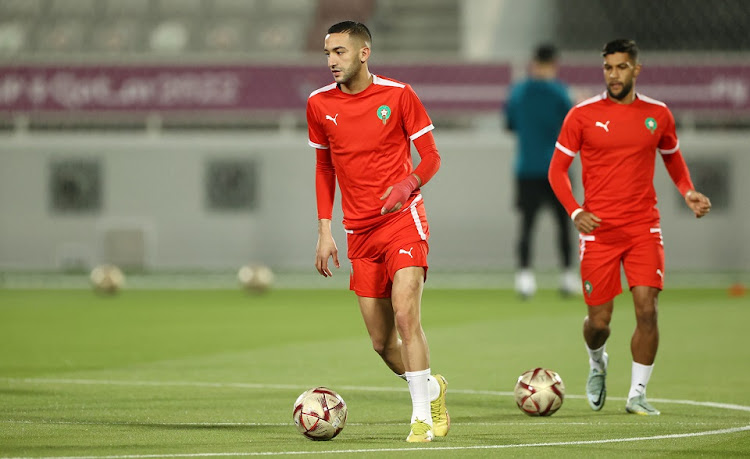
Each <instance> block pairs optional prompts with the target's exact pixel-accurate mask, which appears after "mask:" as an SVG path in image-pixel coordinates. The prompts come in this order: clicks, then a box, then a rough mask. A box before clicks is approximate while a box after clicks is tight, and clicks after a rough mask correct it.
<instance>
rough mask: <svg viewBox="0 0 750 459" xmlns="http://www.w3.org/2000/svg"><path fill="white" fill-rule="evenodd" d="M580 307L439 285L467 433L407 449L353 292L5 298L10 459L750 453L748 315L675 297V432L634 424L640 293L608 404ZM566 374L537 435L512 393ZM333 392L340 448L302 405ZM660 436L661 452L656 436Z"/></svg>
mask: <svg viewBox="0 0 750 459" xmlns="http://www.w3.org/2000/svg"><path fill="white" fill-rule="evenodd" d="M584 315H585V306H584V305H583V302H582V300H581V299H580V298H575V299H568V300H563V299H560V298H559V297H558V296H557V295H556V293H555V292H552V291H542V292H540V294H539V295H538V296H537V297H535V298H534V299H533V300H531V301H528V302H522V301H520V300H518V299H517V298H516V297H515V296H514V295H513V293H512V292H509V291H506V290H437V289H430V288H428V289H427V290H426V292H425V297H424V303H423V323H424V327H425V330H426V333H427V337H428V340H429V342H430V349H431V355H432V369H433V372H439V373H442V374H444V375H445V376H446V377H447V379H448V381H449V395H448V406H449V411H450V413H451V417H452V421H453V425H452V428H451V432H450V434H449V435H448V437H445V438H439V439H436V440H435V441H433V442H432V443H431V444H427V445H417V446H415V445H412V444H408V443H406V442H405V441H404V439H405V437H406V435H407V433H408V425H407V423H408V419H409V416H410V414H411V404H410V402H409V394H408V391H407V389H406V384H405V383H404V382H403V381H402V380H400V379H397V378H396V377H395V376H393V375H392V374H391V373H390V372H389V370H388V369H387V367H386V366H385V365H384V364H383V363H382V362H381V361H380V359H379V357H378V356H377V355H376V354H375V353H374V352H373V351H372V350H371V346H370V343H369V339H368V338H367V336H366V331H365V328H364V324H363V323H362V320H361V318H360V316H359V311H358V308H357V305H356V300H355V297H354V296H353V294H352V293H351V292H348V291H339V290H335V291H334V290H276V291H271V292H269V293H268V294H265V295H259V296H252V295H247V294H245V293H243V292H240V291H233V290H196V291H156V290H133V291H124V292H121V293H120V294H119V295H116V296H113V297H103V296H98V295H95V294H94V293H92V292H90V291H86V290H0V456H1V457H60V456H68V457H80V456H86V457H100V456H124V455H127V456H128V457H134V458H137V457H155V456H160V455H170V456H179V457H185V456H190V455H195V456H198V455H209V456H222V455H227V456H230V455H231V456H240V455H265V454H271V453H273V454H289V455H292V454H293V453H295V452H296V453H297V454H308V455H309V454H310V453H319V455H322V456H327V455H330V454H332V453H333V452H340V453H342V454H339V455H338V456H337V457H343V456H357V457H361V456H366V457H371V456H372V457H392V456H396V457H405V456H406V455H407V454H414V449H418V450H433V452H432V454H431V456H437V455H441V456H444V457H456V456H460V457H495V456H498V455H510V456H534V457H580V456H601V457H611V456H619V457H637V456H664V455H680V456H682V455H685V456H707V457H726V456H747V455H750V392H748V387H750V365H749V364H748V362H750V346H748V345H747V343H746V337H747V324H748V323H750V301H749V300H748V299H747V298H745V297H742V298H732V297H729V296H728V295H727V294H726V292H725V291H723V290H699V289H692V290H687V289H686V290H667V291H666V292H664V293H663V294H662V295H661V297H660V316H659V318H660V323H661V348H660V351H659V355H658V357H657V362H656V367H655V370H654V374H653V376H652V379H651V383H650V385H649V389H648V394H649V398H650V399H651V400H652V401H653V404H654V405H655V406H657V407H658V408H659V409H660V410H661V411H662V415H661V416H658V417H641V416H634V415H629V414H626V413H625V410H624V405H625V400H624V397H625V396H626V395H627V391H628V387H629V385H630V362H631V360H630V350H629V349H630V345H629V342H630V335H631V333H632V330H633V327H634V317H633V307H632V304H631V302H630V297H629V295H627V294H625V295H621V296H620V297H618V299H617V300H616V304H615V313H614V320H613V332H612V336H611V338H610V341H609V343H608V353H609V355H610V368H609V378H608V387H609V391H608V392H609V398H608V400H607V404H606V406H605V407H604V409H603V410H602V411H601V412H597V413H595V412H592V411H591V410H590V409H589V408H588V405H587V403H586V401H585V400H584V399H583V388H584V384H585V379H586V374H587V371H588V359H587V356H586V352H585V349H584V345H583V340H582V337H581V325H582V319H583V316H584ZM536 366H544V367H549V368H552V369H554V370H555V371H557V372H559V373H560V375H561V376H562V378H563V380H564V382H565V384H566V387H567V397H566V399H565V402H564V404H563V407H562V408H561V409H560V411H559V412H557V413H556V414H555V415H554V416H552V417H549V418H531V417H528V416H525V415H524V414H522V413H521V412H520V411H519V410H518V409H517V408H516V406H515V404H514V402H513V398H512V396H511V392H512V390H513V386H514V384H515V380H516V378H517V376H518V375H520V374H521V373H522V372H523V371H525V370H527V369H530V368H533V367H536ZM317 385H325V386H328V387H330V388H332V389H334V390H336V391H338V392H339V393H340V394H341V395H342V396H343V397H344V399H345V400H346V402H347V404H348V406H349V418H348V422H347V426H346V428H345V429H344V431H343V432H342V433H341V434H340V435H339V436H338V437H337V438H335V439H334V440H332V441H329V442H312V441H309V440H307V439H305V438H304V437H303V436H301V435H300V434H298V433H297V431H296V430H295V428H294V426H293V424H292V422H291V416H292V404H293V402H294V400H295V399H296V397H297V395H299V394H300V393H301V392H302V391H303V390H305V389H307V388H309V387H313V386H317ZM653 437H656V438H653Z"/></svg>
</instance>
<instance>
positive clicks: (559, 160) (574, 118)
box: [549, 39, 711, 415]
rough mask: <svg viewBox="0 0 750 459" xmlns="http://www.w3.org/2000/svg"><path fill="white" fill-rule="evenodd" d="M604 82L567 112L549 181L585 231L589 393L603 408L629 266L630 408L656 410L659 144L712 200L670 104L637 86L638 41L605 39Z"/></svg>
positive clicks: (698, 200)
mask: <svg viewBox="0 0 750 459" xmlns="http://www.w3.org/2000/svg"><path fill="white" fill-rule="evenodd" d="M602 56H603V57H604V67H603V68H604V81H605V83H606V85H607V90H606V92H604V93H602V94H600V95H598V96H596V97H592V98H591V99H588V100H586V101H583V102H581V103H580V104H578V105H577V106H575V107H574V108H573V109H572V110H571V111H570V112H569V113H568V115H567V117H566V118H565V122H564V123H563V127H562V130H561V132H560V136H559V138H558V141H557V144H556V151H555V154H554V156H553V158H552V162H551V164H550V168H549V181H550V184H551V185H552V189H553V190H554V191H555V194H556V195H557V197H558V199H559V200H560V202H561V203H562V204H563V206H564V207H565V209H566V210H567V212H568V214H569V215H570V218H571V219H572V220H573V222H574V223H575V226H576V228H577V229H578V231H579V232H580V235H579V239H580V249H579V255H580V260H581V280H582V282H583V293H584V299H585V301H586V304H587V305H588V316H587V317H586V318H585V319H584V321H583V337H584V339H585V341H586V346H587V349H588V353H589V364H590V367H591V369H590V372H589V376H588V381H587V383H586V395H587V398H588V401H589V405H590V406H591V408H592V409H593V410H596V411H598V410H601V409H602V407H603V406H604V401H605V398H606V395H607V390H606V376H607V359H608V357H607V353H606V352H605V346H606V342H607V338H608V337H609V334H610V327H609V324H610V320H611V318H612V310H613V306H614V298H615V296H617V295H619V294H620V293H622V287H621V285H620V264H622V265H623V266H624V270H625V275H626V277H627V280H628V285H629V287H630V291H631V293H632V296H633V304H634V305H635V317H636V327H635V332H634V333H633V336H632V338H631V341H630V350H631V353H632V356H633V363H632V374H631V386H630V392H629V393H628V398H627V403H626V406H625V409H626V410H627V412H629V413H635V414H641V415H658V414H659V411H658V410H657V409H656V408H654V407H653V406H652V405H651V404H650V403H648V401H647V400H646V385H647V384H648V381H649V378H650V377H651V371H652V370H653V366H654V359H655V357H656V350H657V348H658V344H659V330H658V327H657V302H658V296H659V292H660V291H661V290H662V288H663V286H664V275H665V269H664V247H663V241H662V233H661V228H660V225H659V211H658V210H657V209H656V192H655V190H654V184H653V180H654V169H655V155H656V152H657V151H658V152H659V154H660V155H661V158H662V160H663V161H664V165H665V166H666V168H667V171H668V172H669V176H670V177H671V178H672V181H673V182H674V183H675V185H676V186H677V188H678V189H679V191H680V193H681V194H682V196H684V198H685V203H686V204H687V206H688V207H689V208H690V210H692V211H693V213H694V214H695V216H696V217H697V218H700V217H703V216H705V215H706V214H708V212H709V211H710V210H711V202H710V201H709V199H708V198H707V197H706V196H704V195H703V194H702V193H699V192H697V191H695V189H694V187H693V183H692V181H691V180H690V173H689V172H688V169H687V166H686V164H685V161H684V160H683V158H682V154H681V153H680V145H679V142H678V140H677V135H676V133H675V124H674V118H673V117H672V113H671V112H670V111H669V109H668V108H667V106H666V105H665V104H664V103H663V102H659V101H658V100H654V99H651V98H648V97H646V96H644V95H642V94H639V93H636V92H635V81H636V78H637V77H638V75H639V74H640V72H641V64H640V63H639V62H638V47H637V46H636V43H635V42H634V41H632V40H627V39H618V40H614V41H611V42H609V43H607V44H606V45H605V46H604V49H603V52H602ZM578 152H580V155H581V166H582V168H581V172H582V176H583V177H582V178H583V188H584V204H583V206H581V205H579V204H578V202H577V201H576V199H575V197H574V196H573V193H572V189H571V185H570V179H569V178H568V175H567V171H568V168H569V167H570V164H571V163H572V161H573V159H574V158H575V156H576V154H577V153H578Z"/></svg>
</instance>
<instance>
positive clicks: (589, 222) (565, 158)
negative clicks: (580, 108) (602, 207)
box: [547, 142, 602, 233]
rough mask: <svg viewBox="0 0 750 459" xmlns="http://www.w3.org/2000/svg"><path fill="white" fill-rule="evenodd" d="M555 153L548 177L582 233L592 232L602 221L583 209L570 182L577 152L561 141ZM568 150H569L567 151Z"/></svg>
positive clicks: (553, 189) (561, 202) (558, 198)
mask: <svg viewBox="0 0 750 459" xmlns="http://www.w3.org/2000/svg"><path fill="white" fill-rule="evenodd" d="M555 147H556V148H555V153H554V154H553V155H552V161H550V164H549V170H548V172H547V179H548V180H549V184H550V186H551V187H552V191H554V192H555V196H557V200H558V201H560V204H562V206H563V207H564V208H565V211H566V212H568V215H570V219H571V220H573V223H574V224H575V226H576V229H578V231H579V232H581V233H590V232H592V231H594V229H596V228H598V227H599V223H600V222H601V221H602V220H601V219H600V218H599V217H597V216H596V215H594V214H593V213H591V212H587V211H585V210H583V207H581V205H580V204H578V201H577V200H576V198H575V196H573V185H572V184H571V183H570V177H569V176H568V169H570V165H571V164H572V163H573V159H575V153H574V152H572V151H570V150H568V149H567V148H565V147H564V146H562V145H561V144H560V143H559V142H558V143H557V145H556V146H555ZM566 150H567V151H566Z"/></svg>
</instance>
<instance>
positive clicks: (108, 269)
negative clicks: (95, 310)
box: [89, 265, 125, 294]
mask: <svg viewBox="0 0 750 459" xmlns="http://www.w3.org/2000/svg"><path fill="white" fill-rule="evenodd" d="M89 279H90V280H91V285H92V286H93V287H94V290H96V291H97V292H100V293H110V294H111V293H116V292H117V291H118V290H120V289H121V288H122V286H123V285H124V284H125V275H124V274H123V273H122V271H121V270H120V268H118V267H117V266H115V265H99V266H97V267H95V268H94V269H92V270H91V274H90V275H89Z"/></svg>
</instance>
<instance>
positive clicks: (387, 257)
mask: <svg viewBox="0 0 750 459" xmlns="http://www.w3.org/2000/svg"><path fill="white" fill-rule="evenodd" d="M429 236H430V230H429V227H428V225H427V216H426V215H425V211H424V205H423V204H422V202H418V203H417V204H416V205H415V206H414V207H409V208H407V209H404V210H402V211H400V212H399V213H398V215H396V216H394V217H393V218H392V219H390V220H389V221H388V222H387V223H385V224H383V225H380V226H377V227H375V228H372V229H369V230H365V231H363V232H357V233H350V234H347V239H346V241H347V246H348V250H347V252H348V256H349V260H351V262H352V272H351V275H350V276H349V289H351V290H353V291H354V293H356V294H357V296H364V297H369V298H390V296H391V287H392V286H393V276H394V275H395V274H396V271H398V270H399V269H401V268H406V267H410V266H421V267H422V268H424V270H425V279H426V278H427V253H428V252H429V251H430V248H429V245H428V244H427V239H428V238H429Z"/></svg>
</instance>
